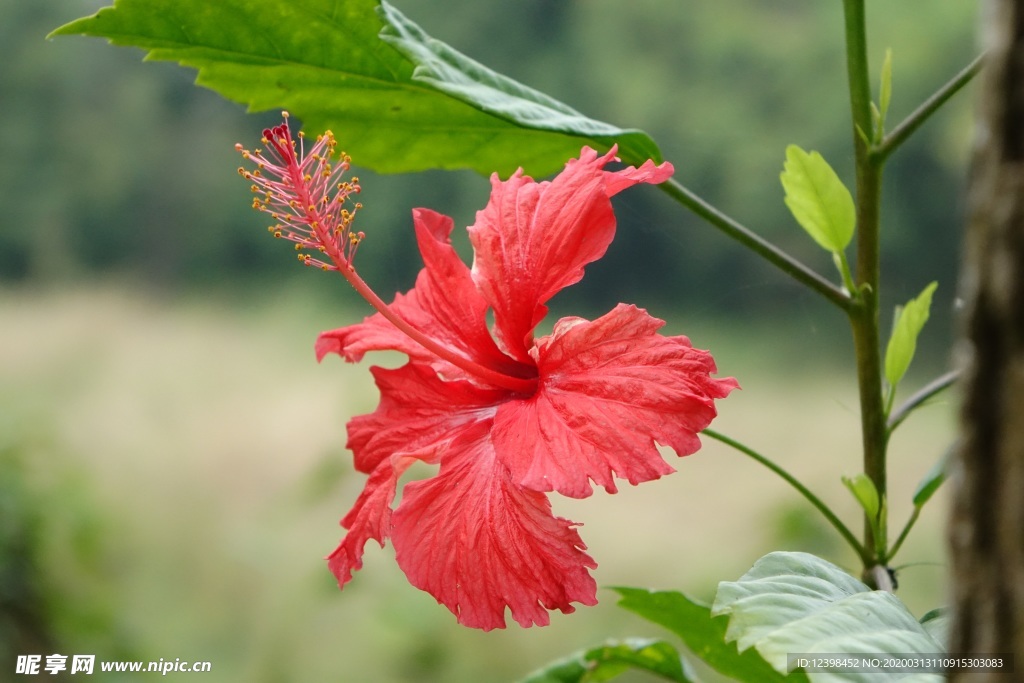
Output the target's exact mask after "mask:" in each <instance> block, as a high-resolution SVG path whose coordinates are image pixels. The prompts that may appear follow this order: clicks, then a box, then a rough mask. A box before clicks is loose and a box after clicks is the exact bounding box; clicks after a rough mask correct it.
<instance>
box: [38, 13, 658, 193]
mask: <svg viewBox="0 0 1024 683" xmlns="http://www.w3.org/2000/svg"><path fill="white" fill-rule="evenodd" d="M378 8H380V9H381V14H380V15H379V14H378V12H377V10H378ZM382 15H383V16H382ZM385 28H386V29H387V40H389V41H390V42H392V43H394V44H395V45H396V46H400V47H401V49H402V50H403V52H404V54H403V52H399V50H397V49H395V47H392V45H389V44H388V43H387V42H384V40H383V39H382V37H381V36H380V35H379V34H380V33H381V31H382V30H384V29H385ZM72 34H84V35H90V36H98V37H104V38H107V39H108V40H109V41H110V42H111V43H113V44H115V45H130V46H134V47H140V48H142V49H144V50H146V51H147V52H148V54H147V57H146V58H147V59H154V60H165V61H174V62H178V63H179V64H181V65H182V66H185V67H190V68H194V69H197V70H198V76H197V78H196V83H198V84H199V85H202V86H205V87H207V88H210V89H212V90H215V91H216V92H218V93H220V94H221V95H223V96H224V97H227V98H229V99H232V100H235V101H237V102H241V103H244V104H246V105H248V107H249V109H250V110H251V111H263V110H268V109H287V110H288V111H289V112H290V113H291V114H292V115H293V116H295V117H297V118H299V119H301V121H302V123H303V125H304V126H305V127H306V128H308V129H311V131H312V132H313V133H320V132H322V131H324V130H326V129H331V130H333V131H334V132H335V134H336V135H337V137H338V142H339V146H340V147H341V148H342V149H344V150H345V151H347V152H348V153H349V154H350V155H351V156H352V157H353V161H354V163H355V164H357V165H359V166H363V167H367V168H372V169H374V170H376V171H380V172H384V173H400V172H410V171H420V170H425V169H431V168H446V169H454V168H471V169H474V170H476V171H478V172H480V173H484V174H490V173H491V172H494V171H497V172H499V173H501V174H503V175H507V174H509V173H511V172H512V171H514V170H515V169H516V168H517V167H519V166H522V167H523V168H525V169H526V171H527V172H528V173H531V174H533V175H537V176H540V175H546V174H548V173H550V172H552V171H555V170H557V169H559V168H561V167H562V165H564V164H565V162H566V161H567V160H568V159H570V158H572V157H575V156H578V155H579V152H580V148H581V147H582V146H583V145H584V144H586V145H590V146H591V147H594V148H596V149H598V150H602V151H603V150H607V149H608V148H609V147H610V146H611V144H612V143H613V142H615V141H618V142H619V144H620V145H621V149H622V151H621V152H620V156H622V158H623V159H624V160H626V161H628V162H630V163H637V162H642V161H644V160H646V159H647V158H648V157H652V158H655V160H660V154H659V152H658V149H657V146H656V145H655V144H654V142H653V141H652V140H651V139H650V138H649V137H648V136H646V135H645V134H644V133H641V132H639V131H634V130H622V129H618V128H615V127H614V126H610V125H608V124H603V123H600V122H598V121H592V120H590V119H587V118H586V117H584V116H582V115H580V114H578V113H577V112H575V111H573V110H572V109H570V108H569V107H567V106H565V105H563V104H560V103H558V102H556V101H555V100H552V99H551V98H547V97H545V96H543V95H541V94H540V93H538V92H536V91H534V90H531V89H530V88H527V87H525V86H523V85H520V84H518V83H515V82H514V81H511V80H510V79H507V78H504V77H502V76H500V75H498V74H495V73H494V72H491V71H489V70H487V69H485V68H484V67H482V66H480V65H479V64H476V63H475V62H472V61H471V60H469V59H467V58H466V57H464V56H462V55H460V54H459V53H457V52H455V51H454V50H452V49H451V48H449V47H447V46H444V45H443V44H442V43H440V42H438V41H434V40H432V39H430V38H429V37H428V36H426V35H425V34H423V32H422V31H421V30H419V29H418V27H416V26H415V25H414V24H412V22H409V21H408V19H406V18H405V17H403V16H402V15H401V14H399V13H398V12H397V10H395V9H394V8H391V7H389V6H387V5H385V4H383V3H381V2H380V1H379V0H289V2H279V1H278V0H217V2H208V0H116V2H115V4H114V6H112V7H106V8H104V9H102V10H100V11H99V12H98V13H96V14H95V15H93V16H90V17H85V18H82V19H79V20H77V21H74V22H71V23H70V24H67V25H65V26H62V27H61V28H59V29H57V30H56V31H54V32H53V33H52V34H51V35H72ZM414 59H416V60H418V59H423V60H425V63H420V62H418V61H414ZM439 62H443V63H444V68H442V67H441V66H440V64H439ZM442 88H443V89H444V91H442ZM641 157H642V158H641Z"/></svg>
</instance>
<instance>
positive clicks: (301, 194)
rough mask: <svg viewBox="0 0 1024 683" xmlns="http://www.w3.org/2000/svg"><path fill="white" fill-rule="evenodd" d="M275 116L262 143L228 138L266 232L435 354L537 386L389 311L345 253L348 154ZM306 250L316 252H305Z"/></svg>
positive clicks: (353, 245) (350, 187)
mask: <svg viewBox="0 0 1024 683" xmlns="http://www.w3.org/2000/svg"><path fill="white" fill-rule="evenodd" d="M283 116H284V121H283V122H282V123H281V124H280V125H278V126H275V127H273V128H268V129H266V130H264V131H263V138H262V140H261V142H262V143H263V144H264V145H265V146H266V151H264V150H262V149H256V150H253V151H250V150H247V149H245V148H244V147H243V146H242V145H241V144H236V145H235V149H236V150H238V151H239V152H240V153H241V154H242V157H243V158H244V159H246V160H247V161H251V162H253V163H255V164H256V169H255V170H252V171H249V170H247V169H245V168H241V167H240V168H239V169H238V173H239V175H241V176H242V177H243V178H245V179H246V180H248V181H250V182H251V183H252V186H251V189H252V192H253V194H254V195H255V196H254V198H253V204H252V206H253V208H254V209H256V210H258V211H262V212H264V213H267V214H270V216H271V217H272V218H273V219H274V221H275V224H274V225H271V226H270V227H269V228H268V231H269V232H270V233H271V234H272V235H273V236H274V237H277V238H280V239H285V240H288V241H290V242H294V243H295V250H296V251H298V252H299V260H300V261H302V262H303V263H304V264H306V265H307V266H313V267H318V268H320V269H321V270H326V271H329V270H335V271H338V272H340V273H341V274H342V276H343V277H344V278H345V279H346V280H348V282H349V284H351V285H352V287H353V288H354V289H355V290H356V291H357V292H358V293H359V295H360V296H362V297H363V298H364V299H366V301H367V302H369V304H370V305H371V306H373V307H374V308H375V309H376V310H377V311H378V312H379V313H380V314H381V315H382V316H384V318H386V319H387V320H388V321H390V322H391V323H392V324H393V325H394V326H395V327H397V328H398V329H399V330H401V331H402V332H403V333H405V334H406V335H408V336H409V337H410V338H411V339H413V340H414V341H416V342H417V343H419V344H420V345H421V346H423V347H424V348H425V349H427V350H428V351H430V352H431V353H433V354H434V355H436V356H437V357H439V358H442V359H444V360H446V361H448V362H450V363H451V364H452V365H455V366H456V367H459V368H462V369H463V370H465V371H466V372H468V373H470V374H472V375H474V376H476V377H478V378H480V379H481V380H483V381H485V382H487V383H488V384H491V385H494V386H499V387H502V388H505V389H509V390H511V391H515V392H522V393H533V391H535V389H536V387H537V381H536V380H535V379H523V378H520V377H512V376H510V375H506V374H504V373H502V372H498V371H496V370H492V369H491V368H488V367H485V366H483V365H480V364H479V363H476V362H474V361H472V360H470V359H468V358H466V357H464V356H462V355H460V354H458V353H455V352H454V351H452V350H451V349H449V348H446V347H444V346H442V345H441V344H439V343H438V342H437V341H435V340H434V339H431V338H430V337H428V336H426V335H425V334H423V333H422V332H420V331H419V330H418V329H416V328H415V327H413V326H412V325H410V324H409V323H407V322H406V321H405V320H403V319H402V318H400V317H399V316H397V315H396V314H395V313H394V311H392V310H391V308H390V307H389V306H388V305H387V304H385V303H384V301H383V300H382V299H381V298H380V297H379V296H377V294H376V292H374V291H373V290H372V289H371V288H370V286H369V285H367V284H366V282H365V281H364V280H363V279H362V278H361V277H359V275H358V274H357V273H356V271H355V267H354V266H353V259H354V258H355V254H356V250H357V249H358V247H359V244H360V243H361V242H362V240H363V238H364V237H365V234H364V233H363V232H353V231H352V223H353V222H354V220H355V215H356V212H357V211H358V210H359V209H360V208H362V205H361V204H359V203H355V204H354V205H353V207H352V208H351V209H349V208H348V207H347V206H346V204H347V202H348V199H349V197H350V196H351V195H353V194H358V193H359V191H360V186H359V179H358V178H352V179H350V180H343V179H342V175H343V174H344V173H345V172H346V171H348V169H349V165H350V161H351V160H350V158H349V157H348V155H346V154H344V153H341V154H340V161H339V162H337V163H334V164H332V163H331V158H332V156H334V154H335V147H336V145H337V142H336V140H335V138H334V134H333V133H331V131H326V132H325V133H324V134H323V135H320V136H318V137H317V139H316V144H315V145H314V146H313V147H312V148H311V149H310V151H309V153H308V154H307V153H306V151H305V136H304V135H303V134H302V133H301V132H300V133H299V142H298V145H297V144H296V142H295V140H294V139H293V138H292V135H291V130H290V129H289V127H288V113H287V112H284V113H283ZM310 251H312V252H315V253H316V254H317V256H314V255H311V254H309V253H306V252H310Z"/></svg>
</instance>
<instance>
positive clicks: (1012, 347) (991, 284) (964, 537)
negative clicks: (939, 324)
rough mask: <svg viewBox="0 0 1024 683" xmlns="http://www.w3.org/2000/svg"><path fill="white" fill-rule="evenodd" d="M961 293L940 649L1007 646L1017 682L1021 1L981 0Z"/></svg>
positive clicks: (1022, 605)
mask: <svg viewBox="0 0 1024 683" xmlns="http://www.w3.org/2000/svg"><path fill="white" fill-rule="evenodd" d="M982 5H983V15H982V40H983V43H984V47H985V49H986V52H987V56H986V65H985V69H984V71H983V72H982V74H981V82H980V84H979V102H978V122H977V126H976V129H975V151H974V159H973V165H972V174H971V183H970V194H969V200H970V212H971V213H970V219H969V224H968V227H967V236H966V245H965V246H966V248H965V260H964V268H963V276H962V280H961V293H962V297H963V299H964V301H965V303H966V310H965V318H964V326H963V335H962V336H963V339H962V341H961V344H960V353H961V361H962V363H963V367H964V373H965V374H964V389H963V391H964V395H963V410H962V415H961V419H962V425H961V431H962V440H961V445H960V449H959V453H958V455H957V457H956V458H955V459H954V465H953V477H952V479H951V482H952V484H953V487H954V491H953V509H952V518H951V520H950V529H949V541H950V550H951V553H952V558H951V564H952V582H953V585H952V608H953V628H952V633H951V642H950V652H953V653H979V654H982V653H1012V654H1014V655H1015V660H1016V661H1015V664H1016V673H1015V674H1014V675H1011V676H1007V675H1006V674H995V673H979V672H958V673H954V674H953V675H952V676H951V680H954V681H959V682H964V681H970V682H971V683H975V682H977V681H990V680H991V681H1000V682H1005V681H1010V680H1017V681H1024V0H983V3H982Z"/></svg>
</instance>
